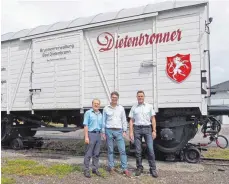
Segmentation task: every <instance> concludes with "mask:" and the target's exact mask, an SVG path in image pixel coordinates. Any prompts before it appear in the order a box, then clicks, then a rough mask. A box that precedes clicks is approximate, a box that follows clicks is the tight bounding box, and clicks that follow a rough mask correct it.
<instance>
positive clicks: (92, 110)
mask: <svg viewBox="0 0 229 184" xmlns="http://www.w3.org/2000/svg"><path fill="white" fill-rule="evenodd" d="M91 112H93V113H95V114H100V113H101V112H100V111H98V112H95V111H94V109H93V108H91Z"/></svg>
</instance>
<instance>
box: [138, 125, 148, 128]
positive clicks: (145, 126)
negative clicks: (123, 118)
mask: <svg viewBox="0 0 229 184" xmlns="http://www.w3.org/2000/svg"><path fill="white" fill-rule="evenodd" d="M134 126H135V127H139V128H150V127H151V126H152V125H134Z"/></svg>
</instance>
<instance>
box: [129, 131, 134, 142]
mask: <svg viewBox="0 0 229 184" xmlns="http://www.w3.org/2000/svg"><path fill="white" fill-rule="evenodd" d="M129 137H130V140H131V141H134V134H133V132H130V133H129Z"/></svg>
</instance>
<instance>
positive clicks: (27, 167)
mask: <svg viewBox="0 0 229 184" xmlns="http://www.w3.org/2000/svg"><path fill="white" fill-rule="evenodd" d="M76 171H78V172H80V171H81V168H80V166H77V165H76V166H73V165H68V164H54V165H52V166H43V165H39V164H38V163H37V162H36V161H33V160H25V159H16V160H7V161H6V163H5V164H4V165H3V166H2V174H15V175H18V176H28V175H30V176H31V175H32V176H47V175H48V176H53V175H55V176H58V177H60V178H63V177H64V176H65V175H68V174H69V173H71V172H76Z"/></svg>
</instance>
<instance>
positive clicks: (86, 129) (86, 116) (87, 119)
mask: <svg viewBox="0 0 229 184" xmlns="http://www.w3.org/2000/svg"><path fill="white" fill-rule="evenodd" d="M88 123H89V112H88V111H87V112H86V113H85V114H84V122H83V125H84V139H85V143H86V144H89V137H88Z"/></svg>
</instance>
